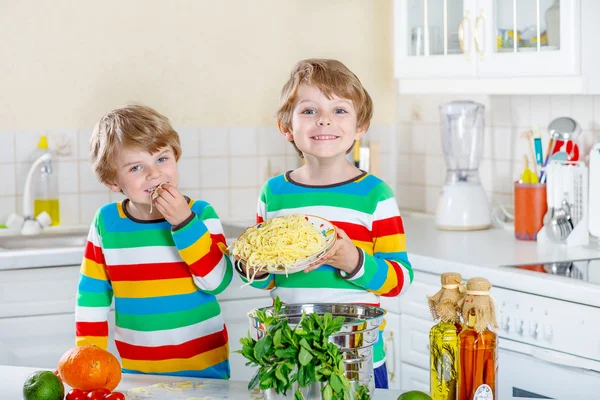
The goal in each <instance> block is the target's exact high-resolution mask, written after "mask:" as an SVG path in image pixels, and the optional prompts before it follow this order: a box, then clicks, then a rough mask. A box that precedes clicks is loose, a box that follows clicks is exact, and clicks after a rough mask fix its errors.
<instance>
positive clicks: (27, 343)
mask: <svg viewBox="0 0 600 400" xmlns="http://www.w3.org/2000/svg"><path fill="white" fill-rule="evenodd" d="M109 324H110V326H111V328H110V336H109V346H108V350H109V351H110V352H111V353H113V354H114V355H116V356H118V353H117V350H116V348H115V344H114V340H113V331H114V329H113V328H114V312H112V311H111V312H110V313H109ZM74 346H75V314H74V313H67V314H54V315H39V316H31V317H14V318H0V364H4V365H15V366H23V367H32V366H33V367H40V368H49V369H54V368H56V366H57V364H58V360H59V359H60V357H61V356H62V355H63V353H64V352H65V351H67V350H68V349H70V348H71V347H74Z"/></svg>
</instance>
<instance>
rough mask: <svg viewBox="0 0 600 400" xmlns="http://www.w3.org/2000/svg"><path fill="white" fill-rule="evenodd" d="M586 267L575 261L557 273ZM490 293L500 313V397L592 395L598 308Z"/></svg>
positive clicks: (597, 371) (599, 351) (596, 384)
mask: <svg viewBox="0 0 600 400" xmlns="http://www.w3.org/2000/svg"><path fill="white" fill-rule="evenodd" d="M577 264H579V268H577V267H576V266H575V265H577ZM587 264H588V261H583V262H579V263H577V262H576V263H573V265H572V266H571V267H570V268H569V269H561V268H559V271H563V272H565V271H573V270H574V269H576V270H579V271H587V269H588V267H587ZM589 268H591V267H589ZM569 273H572V272H569ZM584 275H585V274H582V273H580V272H577V273H573V276H572V278H573V279H584ZM492 294H493V296H494V297H495V299H496V300H497V302H498V303H499V306H500V310H501V318H500V321H499V324H500V329H499V330H498V336H500V340H499V341H498V347H499V352H498V366H499V368H498V398H499V399H504V398H510V397H511V396H513V397H519V396H520V397H525V398H527V397H532V398H541V399H592V398H596V397H597V392H598V388H600V338H599V337H598V334H597V332H598V329H599V328H600V326H599V325H598V321H600V309H599V308H596V307H591V306H585V305H581V304H574V303H571V302H568V301H564V300H557V299H551V298H548V297H543V296H538V295H534V294H531V293H523V292H517V291H514V290H507V289H503V288H492ZM557 378H559V379H557Z"/></svg>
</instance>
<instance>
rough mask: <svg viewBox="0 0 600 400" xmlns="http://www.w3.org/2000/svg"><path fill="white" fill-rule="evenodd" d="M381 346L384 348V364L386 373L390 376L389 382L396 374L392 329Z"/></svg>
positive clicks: (392, 380)
mask: <svg viewBox="0 0 600 400" xmlns="http://www.w3.org/2000/svg"><path fill="white" fill-rule="evenodd" d="M383 348H384V349H385V357H386V362H385V365H386V368H387V373H388V375H389V376H390V382H394V378H395V376H396V363H395V361H396V360H395V357H396V355H395V353H394V351H395V350H396V346H395V345H394V331H390V333H389V335H388V337H387V339H385V343H384V344H383Z"/></svg>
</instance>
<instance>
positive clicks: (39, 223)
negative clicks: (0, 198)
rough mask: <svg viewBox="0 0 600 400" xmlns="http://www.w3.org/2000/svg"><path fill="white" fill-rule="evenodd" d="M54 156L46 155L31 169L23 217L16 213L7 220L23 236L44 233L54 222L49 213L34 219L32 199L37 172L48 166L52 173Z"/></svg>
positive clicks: (27, 182) (25, 192)
mask: <svg viewBox="0 0 600 400" xmlns="http://www.w3.org/2000/svg"><path fill="white" fill-rule="evenodd" d="M51 160H52V155H51V154H50V153H44V154H42V155H41V156H40V157H38V158H37V160H35V161H34V162H33V164H32V165H31V168H29V172H28V173H27V178H26V179H25V189H24V193H23V216H20V215H18V214H16V213H12V214H10V215H9V216H8V219H7V220H6V226H7V227H8V228H9V229H12V230H16V231H21V234H22V235H35V234H38V233H40V232H41V231H42V229H43V228H46V227H48V226H50V223H51V222H52V220H51V219H50V215H48V213H47V212H45V211H42V212H41V213H39V214H38V216H37V217H35V218H34V215H33V198H32V194H31V192H32V187H31V186H32V180H33V174H34V173H35V171H36V170H37V169H38V168H39V167H40V166H41V165H42V164H46V165H45V166H44V168H46V169H47V170H48V171H49V172H50V171H51V169H50V168H51V166H50V165H51V164H50V161H51Z"/></svg>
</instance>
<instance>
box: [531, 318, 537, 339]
mask: <svg viewBox="0 0 600 400" xmlns="http://www.w3.org/2000/svg"><path fill="white" fill-rule="evenodd" d="M529 336H531V337H532V338H534V339H537V336H538V324H537V323H536V322H533V321H531V322H530V323H529Z"/></svg>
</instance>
